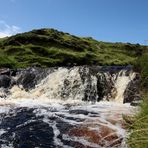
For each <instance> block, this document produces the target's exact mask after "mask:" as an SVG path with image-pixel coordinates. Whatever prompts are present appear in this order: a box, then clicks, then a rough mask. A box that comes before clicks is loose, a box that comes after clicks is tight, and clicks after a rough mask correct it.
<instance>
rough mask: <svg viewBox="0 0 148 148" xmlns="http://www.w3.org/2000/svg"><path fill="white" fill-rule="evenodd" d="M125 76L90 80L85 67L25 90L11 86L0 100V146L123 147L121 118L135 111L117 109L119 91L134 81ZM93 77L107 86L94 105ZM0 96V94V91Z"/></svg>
mask: <svg viewBox="0 0 148 148" xmlns="http://www.w3.org/2000/svg"><path fill="white" fill-rule="evenodd" d="M84 70H85V71H84ZM126 72H127V71H126V70H122V71H120V72H118V73H115V74H114V75H113V74H110V73H108V72H104V73H103V74H102V73H100V72H98V74H96V75H94V74H90V72H89V69H87V68H86V69H81V68H80V67H74V68H70V69H68V68H58V69H55V70H54V71H53V72H52V73H50V74H49V75H48V76H47V77H45V78H44V79H43V80H41V81H40V83H38V84H37V85H36V87H35V88H34V89H31V90H29V91H25V90H24V89H23V87H22V86H18V85H14V86H13V87H12V88H11V89H10V93H9V95H7V97H6V98H1V99H0V123H1V124H0V144H1V147H9V148H10V147H12V148H13V147H19V146H24V147H27V146H34V147H64V148H66V147H67V148H69V147H82V148H83V147H90V148H99V147H100V148H101V147H119V148H125V147H126V143H125V139H126V134H127V133H126V130H125V129H124V121H123V119H122V115H123V114H124V115H130V114H134V113H135V112H136V108H135V107H132V106H130V104H123V100H124V92H125V90H126V88H127V86H128V84H129V83H130V82H131V81H132V80H133V79H134V77H135V73H134V72H132V71H131V72H129V74H127V73H126ZM81 73H82V74H81ZM98 75H100V77H101V80H102V81H103V79H105V83H106V84H107V85H109V84H110V83H111V84H112V86H111V88H110V90H111V91H110V93H109V94H107V95H105V96H104V98H102V100H104V101H100V102H97V101H98V99H99V97H100V96H99V92H98V91H99V90H98ZM15 79H17V77H16V78H15ZM0 92H1V95H0V96H4V95H5V92H4V91H3V89H1V90H0ZM84 100H85V101H84ZM106 100H109V101H106ZM9 123H11V124H9ZM38 131H39V133H38ZM24 138H25V139H24ZM18 141H19V142H18ZM24 141H25V142H26V143H25V142H24Z"/></svg>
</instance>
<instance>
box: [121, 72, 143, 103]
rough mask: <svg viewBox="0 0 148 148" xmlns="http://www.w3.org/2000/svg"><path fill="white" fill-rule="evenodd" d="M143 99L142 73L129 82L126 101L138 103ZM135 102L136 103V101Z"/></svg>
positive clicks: (125, 96)
mask: <svg viewBox="0 0 148 148" xmlns="http://www.w3.org/2000/svg"><path fill="white" fill-rule="evenodd" d="M139 100H141V96H140V75H139V74H136V76H135V78H134V79H133V80H132V81H131V82H130V83H129V84H128V86H127V88H126V90H125V92H124V103H131V105H132V104H133V105H136V104H139V103H136V102H139ZM134 102H135V103H134Z"/></svg>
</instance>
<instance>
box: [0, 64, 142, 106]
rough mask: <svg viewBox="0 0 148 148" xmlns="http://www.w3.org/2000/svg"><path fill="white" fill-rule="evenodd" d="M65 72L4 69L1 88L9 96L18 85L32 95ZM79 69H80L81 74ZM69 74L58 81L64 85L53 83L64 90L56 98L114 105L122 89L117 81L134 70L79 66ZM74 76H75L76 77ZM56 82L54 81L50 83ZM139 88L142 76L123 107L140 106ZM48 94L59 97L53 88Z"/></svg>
mask: <svg viewBox="0 0 148 148" xmlns="http://www.w3.org/2000/svg"><path fill="white" fill-rule="evenodd" d="M62 69H64V68H61V69H58V67H53V68H45V69H43V68H27V69H17V70H11V69H1V70H0V88H4V90H5V92H9V90H10V89H11V88H12V87H13V86H14V85H17V86H18V87H21V88H22V89H24V90H26V91H28V90H31V89H34V88H35V86H36V85H37V84H39V83H40V82H41V80H43V79H44V78H46V77H47V76H50V74H52V73H54V72H55V74H56V75H57V74H61V71H62ZM76 69H78V71H77V70H76ZM60 70H61V71H60ZM65 70H66V71H65ZM65 70H64V71H65V72H66V73H65V74H66V76H64V75H60V76H58V81H62V82H59V84H57V83H56V84H54V83H52V85H57V86H56V87H57V88H59V86H60V87H62V88H59V89H60V90H59V91H58V90H57V91H56V90H55V91H56V93H57V94H56V95H57V96H59V97H61V98H64V99H66V98H68V97H75V95H77V97H79V96H81V97H82V96H83V98H80V99H82V100H84V101H91V102H96V101H100V100H107V101H110V100H113V99H114V98H116V96H117V94H118V92H117V91H118V90H117V89H118V88H117V87H120V86H116V83H117V80H118V81H119V79H120V78H122V77H126V78H128V77H129V76H130V73H131V72H132V67H131V66H127V67H122V66H102V67H101V66H92V67H90V66H79V67H65ZM73 72H75V74H74V75H73ZM73 76H78V79H77V78H73ZM60 77H63V78H60ZM50 78H51V77H49V79H50ZM52 79H56V77H53V76H52ZM72 79H73V80H72ZM53 81H54V80H53ZM53 81H50V83H51V82H53ZM78 81H81V82H78ZM125 81H127V79H125ZM129 81H130V80H129ZM44 83H46V82H44ZM120 83H122V82H120ZM48 85H50V84H48ZM58 85H59V86H58ZM80 85H82V86H80ZM139 85H140V76H139V74H136V76H135V78H134V79H132V80H131V81H130V82H129V83H128V86H127V87H126V89H125V91H124V94H123V95H124V102H123V103H131V104H133V105H136V103H137V102H138V101H139V100H140V99H141V98H140V95H139V94H140V93H139ZM46 87H48V86H46ZM53 87H54V86H53ZM121 87H122V86H121ZM80 89H82V90H80ZM47 90H48V91H52V93H55V92H53V90H52V87H50V89H47ZM81 91H82V92H81ZM44 93H45V92H44ZM49 93H50V92H49ZM78 93H80V94H78ZM4 96H6V95H4Z"/></svg>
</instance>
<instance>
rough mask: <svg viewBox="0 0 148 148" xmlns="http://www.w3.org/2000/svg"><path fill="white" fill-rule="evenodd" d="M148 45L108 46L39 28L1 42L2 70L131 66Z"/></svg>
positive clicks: (0, 65) (0, 40)
mask: <svg viewBox="0 0 148 148" xmlns="http://www.w3.org/2000/svg"><path fill="white" fill-rule="evenodd" d="M144 51H146V46H141V45H139V44H130V43H108V42H102V41H97V40H95V39H93V38H91V37H77V36H74V35H70V34H69V33H64V32H61V31H58V30H55V29H47V28H44V29H38V30H32V31H30V32H25V33H20V34H17V35H14V36H11V37H7V38H3V39H0V67H9V68H26V67H31V66H37V67H51V66H74V65H129V64H134V63H135V61H136V60H137V57H139V56H141V55H142V54H143V52H144Z"/></svg>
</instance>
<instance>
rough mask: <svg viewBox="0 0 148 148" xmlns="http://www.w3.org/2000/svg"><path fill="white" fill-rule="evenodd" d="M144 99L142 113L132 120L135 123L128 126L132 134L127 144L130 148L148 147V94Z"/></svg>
mask: <svg viewBox="0 0 148 148" xmlns="http://www.w3.org/2000/svg"><path fill="white" fill-rule="evenodd" d="M143 97H144V98H143V102H142V103H141V110H140V112H139V113H138V114H137V115H136V116H135V117H134V118H133V119H132V120H133V121H132V122H133V123H132V124H131V125H128V127H129V129H130V131H131V134H130V136H129V138H128V142H127V143H128V145H129V147H130V148H147V147H148V93H145V95H144V96H143Z"/></svg>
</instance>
